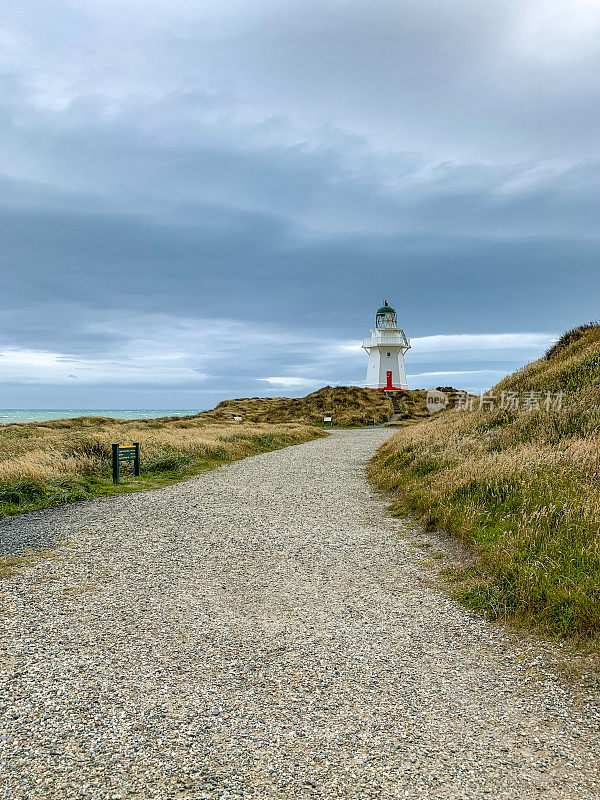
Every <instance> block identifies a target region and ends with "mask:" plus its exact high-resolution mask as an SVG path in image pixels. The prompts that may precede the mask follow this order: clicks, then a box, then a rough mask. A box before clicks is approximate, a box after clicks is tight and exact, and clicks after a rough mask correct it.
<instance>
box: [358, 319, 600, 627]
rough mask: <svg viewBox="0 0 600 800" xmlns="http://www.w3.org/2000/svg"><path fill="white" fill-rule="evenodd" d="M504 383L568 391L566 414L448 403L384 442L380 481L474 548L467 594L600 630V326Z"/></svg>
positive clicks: (400, 502) (538, 617) (475, 603)
mask: <svg viewBox="0 0 600 800" xmlns="http://www.w3.org/2000/svg"><path fill="white" fill-rule="evenodd" d="M502 391H518V392H531V391H541V392H545V391H553V392H556V391H563V392H564V397H563V408H562V409H561V410H557V409H555V410H550V411H546V410H544V408H543V407H542V408H541V409H540V410H521V411H508V410H501V409H496V410H494V411H488V410H481V411H473V412H465V411H447V412H444V414H443V415H440V416H438V417H434V418H432V419H431V420H430V421H428V422H423V423H421V424H418V425H415V426H412V427H409V428H406V429H404V430H402V431H401V432H399V433H398V434H396V435H395V436H394V437H393V438H392V439H391V440H389V441H388V442H386V444H385V445H384V446H383V447H382V448H381V450H380V451H379V452H378V454H377V455H376V457H375V458H374V459H373V461H372V463H371V465H370V475H371V477H372V479H373V480H374V481H375V482H376V483H377V485H379V486H380V487H382V488H387V489H391V490H394V491H395V492H396V497H397V499H396V502H395V510H396V513H403V512H404V511H406V510H411V511H413V512H416V513H417V514H418V515H420V517H421V518H422V519H423V521H424V523H425V524H426V525H427V526H429V527H437V526H440V527H444V528H446V530H448V531H450V532H452V533H454V534H456V535H458V536H460V537H461V538H462V539H463V540H464V541H465V542H467V543H469V544H470V545H472V546H473V547H474V548H475V549H476V551H477V553H478V554H479V559H478V563H477V566H476V567H475V568H471V569H470V570H469V571H468V572H467V573H466V574H463V576H462V577H463V582H462V583H461V584H460V585H459V586H458V587H457V592H458V594H459V596H461V597H462V599H463V600H464V601H465V602H466V603H467V604H468V605H469V606H470V607H472V608H475V609H478V610H483V611H486V612H487V613H488V614H489V615H490V616H492V617H494V618H504V619H512V620H514V621H518V622H524V623H527V624H534V625H536V626H537V627H538V628H539V629H542V630H544V631H546V632H548V633H552V634H570V635H574V636H578V637H589V638H593V637H595V636H596V635H597V633H598V632H599V631H600V327H599V326H597V325H592V326H584V327H582V329H580V330H579V331H578V332H577V333H576V334H575V335H573V332H569V334H567V335H566V336H565V339H564V340H563V341H561V342H559V343H557V345H556V346H555V348H553V349H552V350H551V351H549V354H548V357H546V358H543V359H540V360H539V361H536V362H534V363H533V364H530V365H528V366H527V367H525V368H524V369H523V370H520V371H519V372H517V373H515V374H514V375H511V376H508V377H507V378H505V379H504V380H502V381H501V382H500V383H499V384H498V385H497V386H496V387H494V389H493V390H492V392H491V393H492V394H493V395H495V396H496V397H498V396H500V393H501V392H502Z"/></svg>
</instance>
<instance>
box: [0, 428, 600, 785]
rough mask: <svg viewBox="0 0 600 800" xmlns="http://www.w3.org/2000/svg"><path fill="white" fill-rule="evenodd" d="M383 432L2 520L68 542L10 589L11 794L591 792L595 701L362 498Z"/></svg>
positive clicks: (6, 727) (38, 537) (6, 764)
mask: <svg viewBox="0 0 600 800" xmlns="http://www.w3.org/2000/svg"><path fill="white" fill-rule="evenodd" d="M389 435H390V431H388V430H385V429H375V430H373V429H371V430H360V431H345V432H336V433H335V434H334V435H333V436H331V437H329V438H327V439H321V440H317V441H314V442H310V443H308V444H304V445H301V446H297V447H290V448H287V449H285V450H280V451H276V452H272V453H267V454H265V455H261V456H257V457H255V458H249V459H246V460H245V461H240V462H238V463H235V464H232V465H231V466H229V467H226V468H222V469H219V470H217V471H215V472H213V473H210V474H207V475H205V476H203V477H199V478H195V479H192V480H190V481H187V482H185V483H181V484H178V485H175V486H171V487H169V488H166V489H162V490H159V491H152V492H146V493H140V494H133V495H122V496H120V497H115V498H108V499H104V500H100V501H95V502H91V503H85V504H81V505H77V506H71V507H66V508H62V509H57V510H54V511H51V512H46V513H44V514H30V515H27V516H25V517H20V518H18V519H13V520H9V521H7V522H6V523H4V524H3V525H1V526H0V528H1V529H2V532H3V537H4V546H5V547H8V548H12V549H14V547H15V546H16V545H17V543H18V541H19V540H20V539H23V540H27V541H29V542H32V541H34V542H38V543H43V542H51V541H53V540H54V539H55V538H56V537H57V536H58V537H61V536H64V537H66V538H67V539H68V543H67V544H65V545H64V546H63V547H61V548H60V549H59V550H58V552H57V553H56V555H54V556H49V557H44V558H41V559H38V560H37V561H36V562H35V563H34V565H33V566H32V567H30V568H28V569H27V570H26V571H25V572H24V573H23V574H22V575H19V576H16V577H13V578H9V579H6V580H4V581H3V583H2V589H1V591H2V592H3V595H2V602H1V607H2V611H1V614H2V616H1V619H2V620H3V622H5V623H6V624H5V626H4V630H3V632H2V634H1V649H0V655H1V658H2V662H1V663H2V671H3V677H4V686H3V691H2V696H1V699H0V746H1V748H2V752H1V762H0V787H2V788H0V797H3V798H11V800H17V798H19V799H21V798H28V800H54V799H55V798H60V799H61V800H62V799H63V798H70V797H76V798H90V799H93V800H95V799H96V798H139V800H165V799H166V798H186V799H188V798H189V799H190V800H191V799H192V798H193V799H194V800H196V799H197V798H218V797H220V798H255V799H256V800H263V798H264V799H265V800H267V799H270V798H280V799H281V800H293V799H294V798H307V800H308V799H309V798H334V799H335V798H414V800H417V798H418V799H419V800H422V798H436V800H438V799H441V800H445V799H446V798H447V799H448V800H461V798H488V797H490V798H493V799H494V800H499V799H502V800H503V799H504V798H506V800H517V799H518V798H544V800H551V799H552V798H561V800H569V798H574V799H575V798H577V800H585V799H586V798H599V797H600V770H599V766H598V762H597V760H596V759H597V755H598V752H599V750H598V745H599V728H598V721H599V718H598V714H597V710H596V711H595V710H594V709H593V708H589V707H587V708H586V707H584V706H577V705H573V704H572V703H571V701H570V698H569V693H568V691H567V689H566V688H564V687H563V686H561V685H560V684H559V683H558V682H557V681H556V680H554V678H553V677H552V675H551V673H550V672H549V671H548V670H547V669H546V668H545V666H544V662H543V658H542V657H541V656H536V654H535V652H536V651H535V649H529V650H528V649H527V647H526V646H525V645H522V646H521V645H518V644H515V643H514V642H513V639H512V637H510V636H507V635H505V634H504V633H502V631H500V630H499V629H497V628H494V627H492V626H489V625H486V624H485V623H483V622H482V621H481V620H478V619H476V618H474V617H472V616H470V615H469V614H467V613H465V612H464V611H463V610H462V609H461V608H459V607H458V606H457V605H455V604H454V603H453V602H451V601H450V600H449V599H448V598H447V597H446V596H445V595H444V594H443V593H442V592H440V591H438V590H437V589H436V588H435V585H434V583H433V581H432V578H431V576H432V574H433V573H432V570H431V567H427V566H424V565H423V564H422V563H421V562H422V560H423V552H424V551H422V550H419V549H418V548H415V547H414V543H415V540H414V533H413V534H412V535H411V532H410V530H409V529H408V527H407V528H403V524H402V523H401V522H399V521H398V520H393V519H390V518H389V517H386V515H385V509H384V504H383V502H382V501H381V500H379V499H377V498H375V497H373V496H372V495H371V493H370V491H369V488H368V486H367V483H366V481H365V477H364V469H363V467H364V462H365V461H366V459H367V458H368V457H369V456H370V455H371V454H372V453H373V452H374V450H375V449H376V447H377V446H378V445H379V444H381V443H382V442H383V441H384V440H385V439H386V438H387V437H388V436H389ZM399 534H400V535H399ZM524 653H525V654H524Z"/></svg>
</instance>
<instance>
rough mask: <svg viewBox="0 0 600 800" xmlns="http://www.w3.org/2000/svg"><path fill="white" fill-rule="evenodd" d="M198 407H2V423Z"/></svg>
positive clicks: (184, 412)
mask: <svg viewBox="0 0 600 800" xmlns="http://www.w3.org/2000/svg"><path fill="white" fill-rule="evenodd" d="M202 410H203V409H198V408H0V425H8V423H9V422H48V421H49V420H53V419H70V418H72V417H115V418H116V419H154V418H156V417H185V416H188V415H189V414H198V413H199V412H200V411H202Z"/></svg>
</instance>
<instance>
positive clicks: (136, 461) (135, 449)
mask: <svg viewBox="0 0 600 800" xmlns="http://www.w3.org/2000/svg"><path fill="white" fill-rule="evenodd" d="M126 461H133V474H134V475H135V476H136V478H139V476H140V444H139V442H134V443H133V444H132V445H129V446H126V447H121V445H119V444H113V446H112V472H113V483H118V482H119V478H120V477H121V462H126Z"/></svg>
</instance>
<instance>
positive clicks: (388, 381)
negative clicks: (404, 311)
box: [362, 300, 410, 390]
mask: <svg viewBox="0 0 600 800" xmlns="http://www.w3.org/2000/svg"><path fill="white" fill-rule="evenodd" d="M362 346H363V348H364V349H365V350H366V351H367V353H368V354H369V366H368V367H367V380H366V383H365V386H366V387H367V389H384V390H385V389H388V390H390V389H395V390H399V389H408V384H407V382H406V368H405V366H404V353H406V351H407V350H408V349H409V348H410V339H407V338H406V336H405V335H404V331H403V330H402V328H399V327H398V322H397V318H396V312H395V311H394V309H393V308H390V306H389V305H388V302H387V300H384V303H383V306H382V307H381V308H380V309H379V311H378V312H377V314H376V316H375V328H374V329H373V330H371V337H370V338H369V339H363V343H362Z"/></svg>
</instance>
